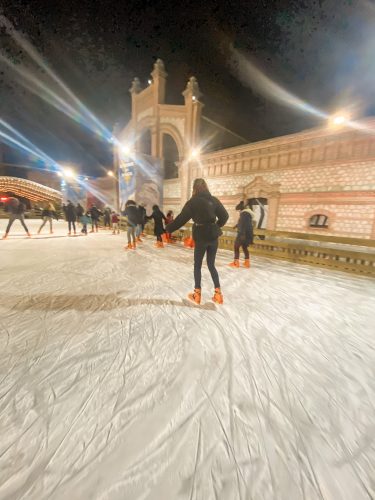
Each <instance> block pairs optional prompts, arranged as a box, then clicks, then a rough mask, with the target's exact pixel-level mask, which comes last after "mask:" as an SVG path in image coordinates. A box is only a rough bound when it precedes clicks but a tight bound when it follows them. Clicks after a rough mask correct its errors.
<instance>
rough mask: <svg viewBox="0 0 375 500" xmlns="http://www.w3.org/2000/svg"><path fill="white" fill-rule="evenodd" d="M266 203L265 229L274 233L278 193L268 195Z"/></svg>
mask: <svg viewBox="0 0 375 500" xmlns="http://www.w3.org/2000/svg"><path fill="white" fill-rule="evenodd" d="M267 201H268V219H267V229H269V230H270V231H276V227H277V215H278V212H279V202H280V193H277V194H273V195H269V196H268V197H267Z"/></svg>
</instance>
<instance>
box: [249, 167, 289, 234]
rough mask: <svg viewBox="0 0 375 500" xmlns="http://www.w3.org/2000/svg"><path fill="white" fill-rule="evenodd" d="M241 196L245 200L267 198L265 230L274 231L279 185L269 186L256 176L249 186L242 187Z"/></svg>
mask: <svg viewBox="0 0 375 500" xmlns="http://www.w3.org/2000/svg"><path fill="white" fill-rule="evenodd" d="M243 195H244V197H245V198H246V199H247V198H267V202H268V218H267V229H269V230H275V229H276V222H277V213H278V210H279V201H280V184H278V183H274V184H271V183H269V182H267V181H266V180H265V179H264V178H263V177H262V176H260V175H257V176H256V177H255V178H254V179H253V180H252V181H251V182H250V183H249V184H247V185H246V186H244V188H243Z"/></svg>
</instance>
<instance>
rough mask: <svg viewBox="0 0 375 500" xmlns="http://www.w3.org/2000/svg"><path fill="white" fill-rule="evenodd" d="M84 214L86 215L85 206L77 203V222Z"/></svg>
mask: <svg viewBox="0 0 375 500" xmlns="http://www.w3.org/2000/svg"><path fill="white" fill-rule="evenodd" d="M84 213H85V210H84V208H83V206H82V205H81V204H80V203H77V206H76V215H77V220H79V221H80V219H81V217H82V215H83V214H84Z"/></svg>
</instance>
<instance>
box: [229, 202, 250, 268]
mask: <svg viewBox="0 0 375 500" xmlns="http://www.w3.org/2000/svg"><path fill="white" fill-rule="evenodd" d="M236 209H237V210H239V211H240V217H239V219H238V223H237V225H236V226H235V227H236V228H237V237H236V239H235V242H234V260H233V262H231V263H230V264H229V265H230V266H231V267H233V268H238V267H240V260H239V259H240V248H241V247H242V250H243V253H244V255H245V261H244V267H247V268H249V267H250V255H249V250H248V246H249V245H252V243H253V238H254V235H253V218H254V215H255V214H254V212H253V211H252V210H251V208H250V203H249V200H247V201H246V202H243V203H242V204H239V205H237V207H236Z"/></svg>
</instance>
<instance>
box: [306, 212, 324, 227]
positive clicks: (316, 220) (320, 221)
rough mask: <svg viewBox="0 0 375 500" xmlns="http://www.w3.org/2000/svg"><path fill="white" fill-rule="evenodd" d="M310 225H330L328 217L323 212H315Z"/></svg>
mask: <svg viewBox="0 0 375 500" xmlns="http://www.w3.org/2000/svg"><path fill="white" fill-rule="evenodd" d="M309 226H310V227H323V228H327V227H328V217H327V216H326V215H323V214H315V215H313V216H312V217H310V220H309Z"/></svg>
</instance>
